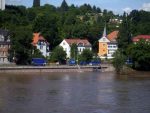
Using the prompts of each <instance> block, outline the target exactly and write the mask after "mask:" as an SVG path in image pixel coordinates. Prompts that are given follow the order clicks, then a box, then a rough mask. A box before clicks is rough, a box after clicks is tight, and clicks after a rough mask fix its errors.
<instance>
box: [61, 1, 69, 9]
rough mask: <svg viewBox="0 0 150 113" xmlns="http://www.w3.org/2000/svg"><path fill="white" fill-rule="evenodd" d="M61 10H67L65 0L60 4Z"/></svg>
mask: <svg viewBox="0 0 150 113" xmlns="http://www.w3.org/2000/svg"><path fill="white" fill-rule="evenodd" d="M60 9H61V11H68V4H67V2H66V0H63V2H62V4H61V6H60Z"/></svg>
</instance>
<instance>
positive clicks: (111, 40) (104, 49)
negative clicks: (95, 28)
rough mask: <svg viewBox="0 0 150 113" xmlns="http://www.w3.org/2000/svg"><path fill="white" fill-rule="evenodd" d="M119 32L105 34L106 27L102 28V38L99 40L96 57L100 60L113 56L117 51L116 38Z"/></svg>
mask: <svg viewBox="0 0 150 113" xmlns="http://www.w3.org/2000/svg"><path fill="white" fill-rule="evenodd" d="M118 33H119V31H113V32H111V33H110V34H108V35H107V34H106V27H104V32H103V36H102V37H101V38H100V39H99V41H98V42H99V49H98V56H99V57H100V58H102V59H104V58H107V59H112V58H114V57H113V54H114V53H115V51H116V50H117V49H118V44H117V38H118Z"/></svg>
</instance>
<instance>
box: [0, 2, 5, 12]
mask: <svg viewBox="0 0 150 113" xmlns="http://www.w3.org/2000/svg"><path fill="white" fill-rule="evenodd" d="M0 10H5V0H0Z"/></svg>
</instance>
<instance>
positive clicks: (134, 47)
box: [127, 40, 150, 70]
mask: <svg viewBox="0 0 150 113" xmlns="http://www.w3.org/2000/svg"><path fill="white" fill-rule="evenodd" d="M127 53H128V55H129V56H130V57H131V58H132V60H133V68H135V69H139V70H150V42H148V41H144V40H140V41H139V42H137V43H136V44H131V45H130V46H129V47H128V49H127Z"/></svg>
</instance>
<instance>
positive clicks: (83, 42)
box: [65, 38, 91, 46]
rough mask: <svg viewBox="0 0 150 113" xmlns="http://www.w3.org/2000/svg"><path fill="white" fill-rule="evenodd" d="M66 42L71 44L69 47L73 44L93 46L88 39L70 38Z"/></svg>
mask: <svg viewBox="0 0 150 113" xmlns="http://www.w3.org/2000/svg"><path fill="white" fill-rule="evenodd" d="M65 41H66V42H67V43H68V44H69V45H72V44H74V43H75V44H77V45H78V44H80V43H82V44H83V45H84V46H91V44H90V42H89V41H88V40H87V39H79V38H77V39H72V38H70V39H65Z"/></svg>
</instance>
